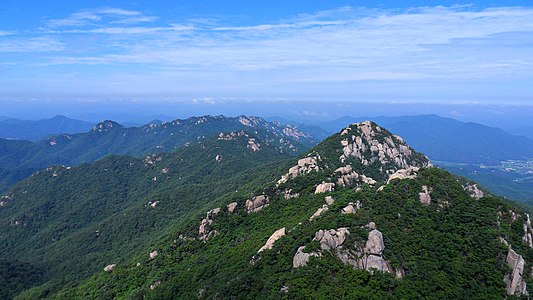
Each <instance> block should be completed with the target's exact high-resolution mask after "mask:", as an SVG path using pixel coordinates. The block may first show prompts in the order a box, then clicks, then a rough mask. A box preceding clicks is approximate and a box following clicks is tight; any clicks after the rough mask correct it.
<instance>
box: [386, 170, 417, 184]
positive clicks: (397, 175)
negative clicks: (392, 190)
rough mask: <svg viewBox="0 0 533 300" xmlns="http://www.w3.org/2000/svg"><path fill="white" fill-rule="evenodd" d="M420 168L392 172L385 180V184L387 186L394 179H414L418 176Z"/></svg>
mask: <svg viewBox="0 0 533 300" xmlns="http://www.w3.org/2000/svg"><path fill="white" fill-rule="evenodd" d="M419 170H420V168H418V167H410V168H407V169H400V170H397V171H396V172H394V173H393V174H391V175H390V176H389V179H388V180H387V184H389V183H390V182H391V181H393V180H394V179H399V180H402V179H414V178H416V177H417V176H418V171H419Z"/></svg>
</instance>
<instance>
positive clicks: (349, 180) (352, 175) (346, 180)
mask: <svg viewBox="0 0 533 300" xmlns="http://www.w3.org/2000/svg"><path fill="white" fill-rule="evenodd" d="M335 173H340V175H341V176H340V177H339V178H338V179H337V185H338V186H352V185H354V184H355V183H356V182H357V181H358V179H359V174H357V173H356V172H354V171H353V170H352V166H350V165H348V166H345V167H340V168H338V169H336V170H335Z"/></svg>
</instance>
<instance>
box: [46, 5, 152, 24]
mask: <svg viewBox="0 0 533 300" xmlns="http://www.w3.org/2000/svg"><path fill="white" fill-rule="evenodd" d="M157 19H158V18H157V17H155V16H147V15H144V14H142V13H141V12H139V11H134V10H125V9H118V8H101V9H95V10H86V11H81V12H76V13H73V14H71V15H69V16H68V17H67V18H64V19H53V20H49V21H48V22H47V26H48V27H50V28H59V27H80V26H87V25H95V24H97V23H99V22H101V21H109V22H110V23H114V24H136V23H143V22H152V21H155V20H157Z"/></svg>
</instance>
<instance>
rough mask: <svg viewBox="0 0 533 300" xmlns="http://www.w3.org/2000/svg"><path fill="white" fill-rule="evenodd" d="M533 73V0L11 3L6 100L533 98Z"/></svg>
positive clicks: (3, 34)
mask: <svg viewBox="0 0 533 300" xmlns="http://www.w3.org/2000/svg"><path fill="white" fill-rule="evenodd" d="M400 2H401V6H400V4H399V3H400ZM532 82H533V5H532V4H531V2H530V1H470V2H468V3H458V2H456V1H389V2H379V3H378V2H376V1H56V0H48V1H24V0H18V1H14V0H2V1H1V3H0V100H1V101H4V102H5V101H26V100H31V101H44V102H46V101H55V100H57V101H66V100H68V101H73V102H75V101H118V100H122V101H124V100H128V101H148V102H149V101H168V102H172V101H186V102H191V103H194V102H201V103H206V104H211V103H213V104H215V103H224V102H228V101H230V102H231V101H271V100H275V101H280V100H282V101H293V100H294V101H351V102H357V101H361V102H372V103H376V102H395V103H398V102H400V103H401V102H406V103H411V102H414V103H417V102H424V103H446V104H450V103H482V104H486V103H497V104H520V105H532V104H533V84H531V83H532Z"/></svg>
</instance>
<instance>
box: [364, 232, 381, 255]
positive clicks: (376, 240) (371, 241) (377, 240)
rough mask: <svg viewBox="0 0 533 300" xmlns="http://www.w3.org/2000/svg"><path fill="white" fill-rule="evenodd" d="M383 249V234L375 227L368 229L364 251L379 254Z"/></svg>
mask: <svg viewBox="0 0 533 300" xmlns="http://www.w3.org/2000/svg"><path fill="white" fill-rule="evenodd" d="M383 250H385V243H384V242H383V234H382V233H381V232H380V231H379V230H377V229H374V230H372V231H370V232H369V233H368V240H367V241H366V246H365V253H369V254H373V255H379V256H381V255H382V254H383Z"/></svg>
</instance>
